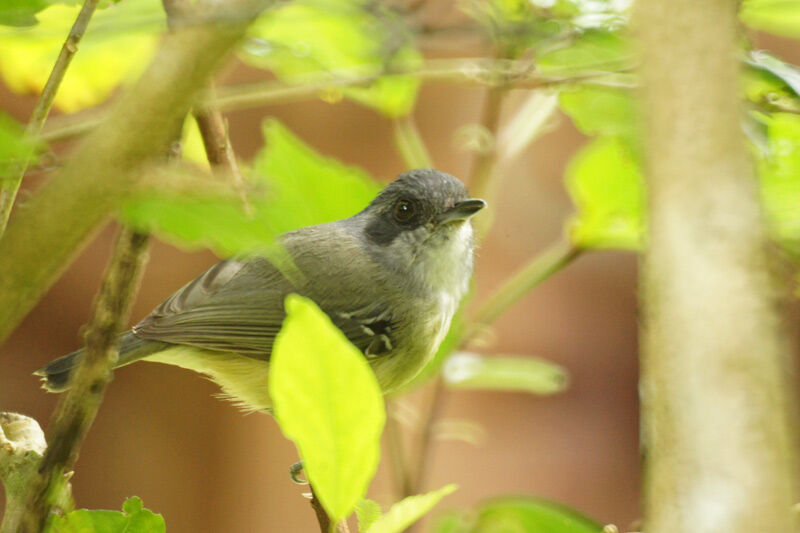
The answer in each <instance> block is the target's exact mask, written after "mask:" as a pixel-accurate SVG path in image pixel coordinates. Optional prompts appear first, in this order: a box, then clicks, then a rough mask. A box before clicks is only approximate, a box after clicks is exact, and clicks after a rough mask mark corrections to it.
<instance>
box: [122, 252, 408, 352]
mask: <svg viewBox="0 0 800 533" xmlns="http://www.w3.org/2000/svg"><path fill="white" fill-rule="evenodd" d="M292 292H300V293H301V294H302V293H303V292H306V291H303V290H298V289H297V288H296V287H294V286H293V285H292V283H291V282H290V281H289V280H288V279H287V278H286V277H285V276H284V275H283V274H282V273H281V272H280V270H279V269H277V268H276V267H275V266H274V265H272V263H270V262H269V261H268V260H266V259H263V258H255V259H248V260H242V261H240V260H227V261H222V262H220V263H218V264H217V265H215V266H213V267H212V268H210V269H209V270H207V271H206V272H205V273H203V274H201V275H200V276H198V277H197V278H196V279H195V280H193V281H192V282H190V283H189V284H187V285H186V286H184V287H183V288H181V289H180V290H178V291H177V292H176V293H175V294H173V295H172V296H170V297H169V298H168V299H167V300H165V301H164V302H163V303H162V304H161V305H159V306H158V307H157V308H156V309H155V310H153V312H152V313H151V314H150V315H148V316H147V317H145V318H144V320H142V321H141V322H140V323H139V324H137V325H136V326H134V328H133V331H134V333H135V334H136V336H138V337H141V338H144V339H151V340H158V341H163V342H169V343H174V344H186V345H191V346H197V347H199V348H205V349H209V350H219V351H226V352H229V351H232V352H237V353H239V354H242V355H245V356H248V357H254V358H257V359H269V356H270V354H271V352H272V344H273V342H274V340H275V336H276V335H277V334H278V331H280V328H281V325H282V323H283V319H284V318H285V316H286V313H285V310H284V300H285V298H286V296H287V295H288V294H290V293H292ZM307 296H309V297H311V298H312V299H314V300H315V301H316V303H317V305H319V306H320V307H321V308H322V310H323V311H325V312H326V313H327V314H328V315H329V316H330V318H331V320H332V321H333V323H334V324H335V325H336V326H337V327H339V329H341V330H342V332H343V333H344V334H345V336H347V338H348V339H349V340H350V342H352V343H353V344H355V345H356V346H357V347H358V348H359V349H360V350H361V351H362V352H365V353H368V355H379V354H380V353H382V352H383V351H386V350H387V349H390V348H391V338H390V333H391V326H392V321H391V317H390V315H389V313H388V310H386V309H383V308H381V306H379V305H377V304H376V303H374V302H371V303H364V302H351V305H352V304H353V303H357V304H358V305H356V306H353V307H355V309H352V308H350V309H348V308H345V306H343V305H342V304H341V303H339V302H334V301H325V298H324V297H323V296H320V295H313V294H311V295H307Z"/></svg>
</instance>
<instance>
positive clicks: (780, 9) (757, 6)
mask: <svg viewBox="0 0 800 533" xmlns="http://www.w3.org/2000/svg"><path fill="white" fill-rule="evenodd" d="M739 17H740V18H741V19H742V21H743V22H744V23H745V24H747V25H748V26H750V27H752V28H756V29H758V30H764V31H768V32H770V33H774V34H776V35H783V36H785V37H794V38H800V3H799V2H798V1H797V0H744V1H743V2H742V6H741V9H740V11H739Z"/></svg>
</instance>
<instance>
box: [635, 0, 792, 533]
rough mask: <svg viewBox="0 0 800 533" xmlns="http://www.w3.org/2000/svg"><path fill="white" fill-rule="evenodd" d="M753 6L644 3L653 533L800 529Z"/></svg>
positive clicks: (647, 450)
mask: <svg viewBox="0 0 800 533" xmlns="http://www.w3.org/2000/svg"><path fill="white" fill-rule="evenodd" d="M737 7H738V2H734V1H730V0H650V1H647V2H637V3H636V12H635V14H634V22H635V23H636V26H635V29H636V32H637V35H638V37H639V40H640V45H641V51H642V54H641V55H642V62H641V63H642V81H643V90H642V92H641V95H642V105H641V106H640V107H641V109H642V110H643V111H644V112H645V113H644V119H645V120H644V124H645V128H644V130H643V146H644V154H645V171H646V172H645V175H646V178H647V193H648V202H647V203H648V206H649V223H648V232H649V235H648V239H646V241H647V243H648V246H647V248H646V250H645V255H644V259H643V261H642V263H641V275H640V280H641V283H642V285H641V289H642V290H641V293H640V296H641V299H640V302H641V307H642V308H643V310H644V312H643V322H644V324H643V329H642V335H641V346H642V361H641V366H642V372H641V376H642V377H641V384H640V386H639V391H640V395H641V406H642V417H641V418H642V432H641V433H642V445H643V457H644V487H643V488H644V510H645V513H644V530H645V531H647V532H648V533H674V532H677V531H698V532H699V531H702V532H709V533H714V532H720V533H721V532H725V533H746V532H747V533H749V532H752V531H769V532H771V533H790V532H795V531H797V523H796V521H795V520H794V517H793V516H792V510H791V508H792V504H793V503H794V502H796V501H797V499H796V490H797V482H796V481H797V434H796V427H797V426H796V422H797V420H796V407H795V405H794V404H795V403H796V399H795V394H794V392H795V391H796V384H795V383H792V379H790V376H791V375H792V374H793V370H792V368H793V366H794V364H793V362H794V359H795V358H796V350H795V349H794V347H792V346H791V342H790V338H791V335H790V334H788V333H787V331H786V328H785V325H784V324H783V323H782V322H783V320H784V317H783V316H782V313H781V311H780V307H781V300H782V299H783V298H788V294H787V293H788V291H787V290H786V287H781V286H780V284H779V282H778V280H777V279H776V278H777V276H775V275H774V273H773V272H771V271H772V270H773V268H774V266H773V261H775V259H776V258H775V257H770V253H769V251H768V250H769V244H768V242H769V241H768V236H767V234H768V231H767V228H766V225H765V221H764V216H763V213H762V211H761V206H760V202H759V193H758V188H757V183H758V181H757V179H756V175H755V171H754V165H753V162H752V160H751V157H750V156H751V151H750V150H748V149H747V145H746V142H745V138H744V135H743V132H742V128H741V124H740V123H741V120H742V103H741V99H740V97H739V94H738V93H739V83H740V74H741V73H740V65H739V64H738V62H737V60H736V58H737V56H738V55H739V54H740V53H741V49H740V42H741V35H740V33H739V30H738V28H739V21H738V19H737Z"/></svg>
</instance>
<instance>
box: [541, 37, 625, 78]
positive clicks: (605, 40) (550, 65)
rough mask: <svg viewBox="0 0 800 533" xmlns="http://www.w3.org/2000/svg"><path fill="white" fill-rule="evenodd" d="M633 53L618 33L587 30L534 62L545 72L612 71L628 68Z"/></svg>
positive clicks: (570, 73)
mask: <svg viewBox="0 0 800 533" xmlns="http://www.w3.org/2000/svg"><path fill="white" fill-rule="evenodd" d="M632 59H633V54H632V50H631V47H630V43H628V41H627V40H626V39H625V38H624V37H622V36H621V35H620V34H618V33H615V32H610V31H602V30H590V31H587V32H585V33H582V34H580V35H579V36H578V37H577V38H576V39H575V40H574V42H573V43H572V44H570V45H569V46H566V47H563V48H557V49H555V50H552V51H550V52H547V53H545V54H542V55H541V56H540V57H539V59H538V60H537V62H536V65H537V67H539V69H541V71H542V72H544V73H548V74H562V75H577V74H579V73H582V72H585V73H591V72H615V71H618V70H620V69H623V68H627V67H630V66H631V64H632Z"/></svg>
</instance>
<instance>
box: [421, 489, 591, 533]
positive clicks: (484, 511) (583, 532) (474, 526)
mask: <svg viewBox="0 0 800 533" xmlns="http://www.w3.org/2000/svg"><path fill="white" fill-rule="evenodd" d="M602 530H603V526H601V525H600V524H598V523H597V522H595V521H594V520H591V519H589V518H587V517H585V516H584V515H582V514H580V513H578V512H577V511H575V510H573V509H570V508H569V507H567V506H565V505H561V504H558V503H553V502H550V501H547V500H543V499H540V498H530V497H525V496H517V497H510V498H498V499H495V500H490V501H488V502H486V503H484V504H482V505H480V506H479V507H478V508H477V509H476V510H470V511H467V512H464V511H455V512H450V513H448V514H446V515H444V516H443V517H441V518H439V519H438V520H437V523H436V525H435V526H434V528H433V529H432V531H433V533H507V532H511V531H514V532H516V531H520V532H522V531H525V532H531V533H533V532H536V533H545V532H546V533H601V532H602Z"/></svg>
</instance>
